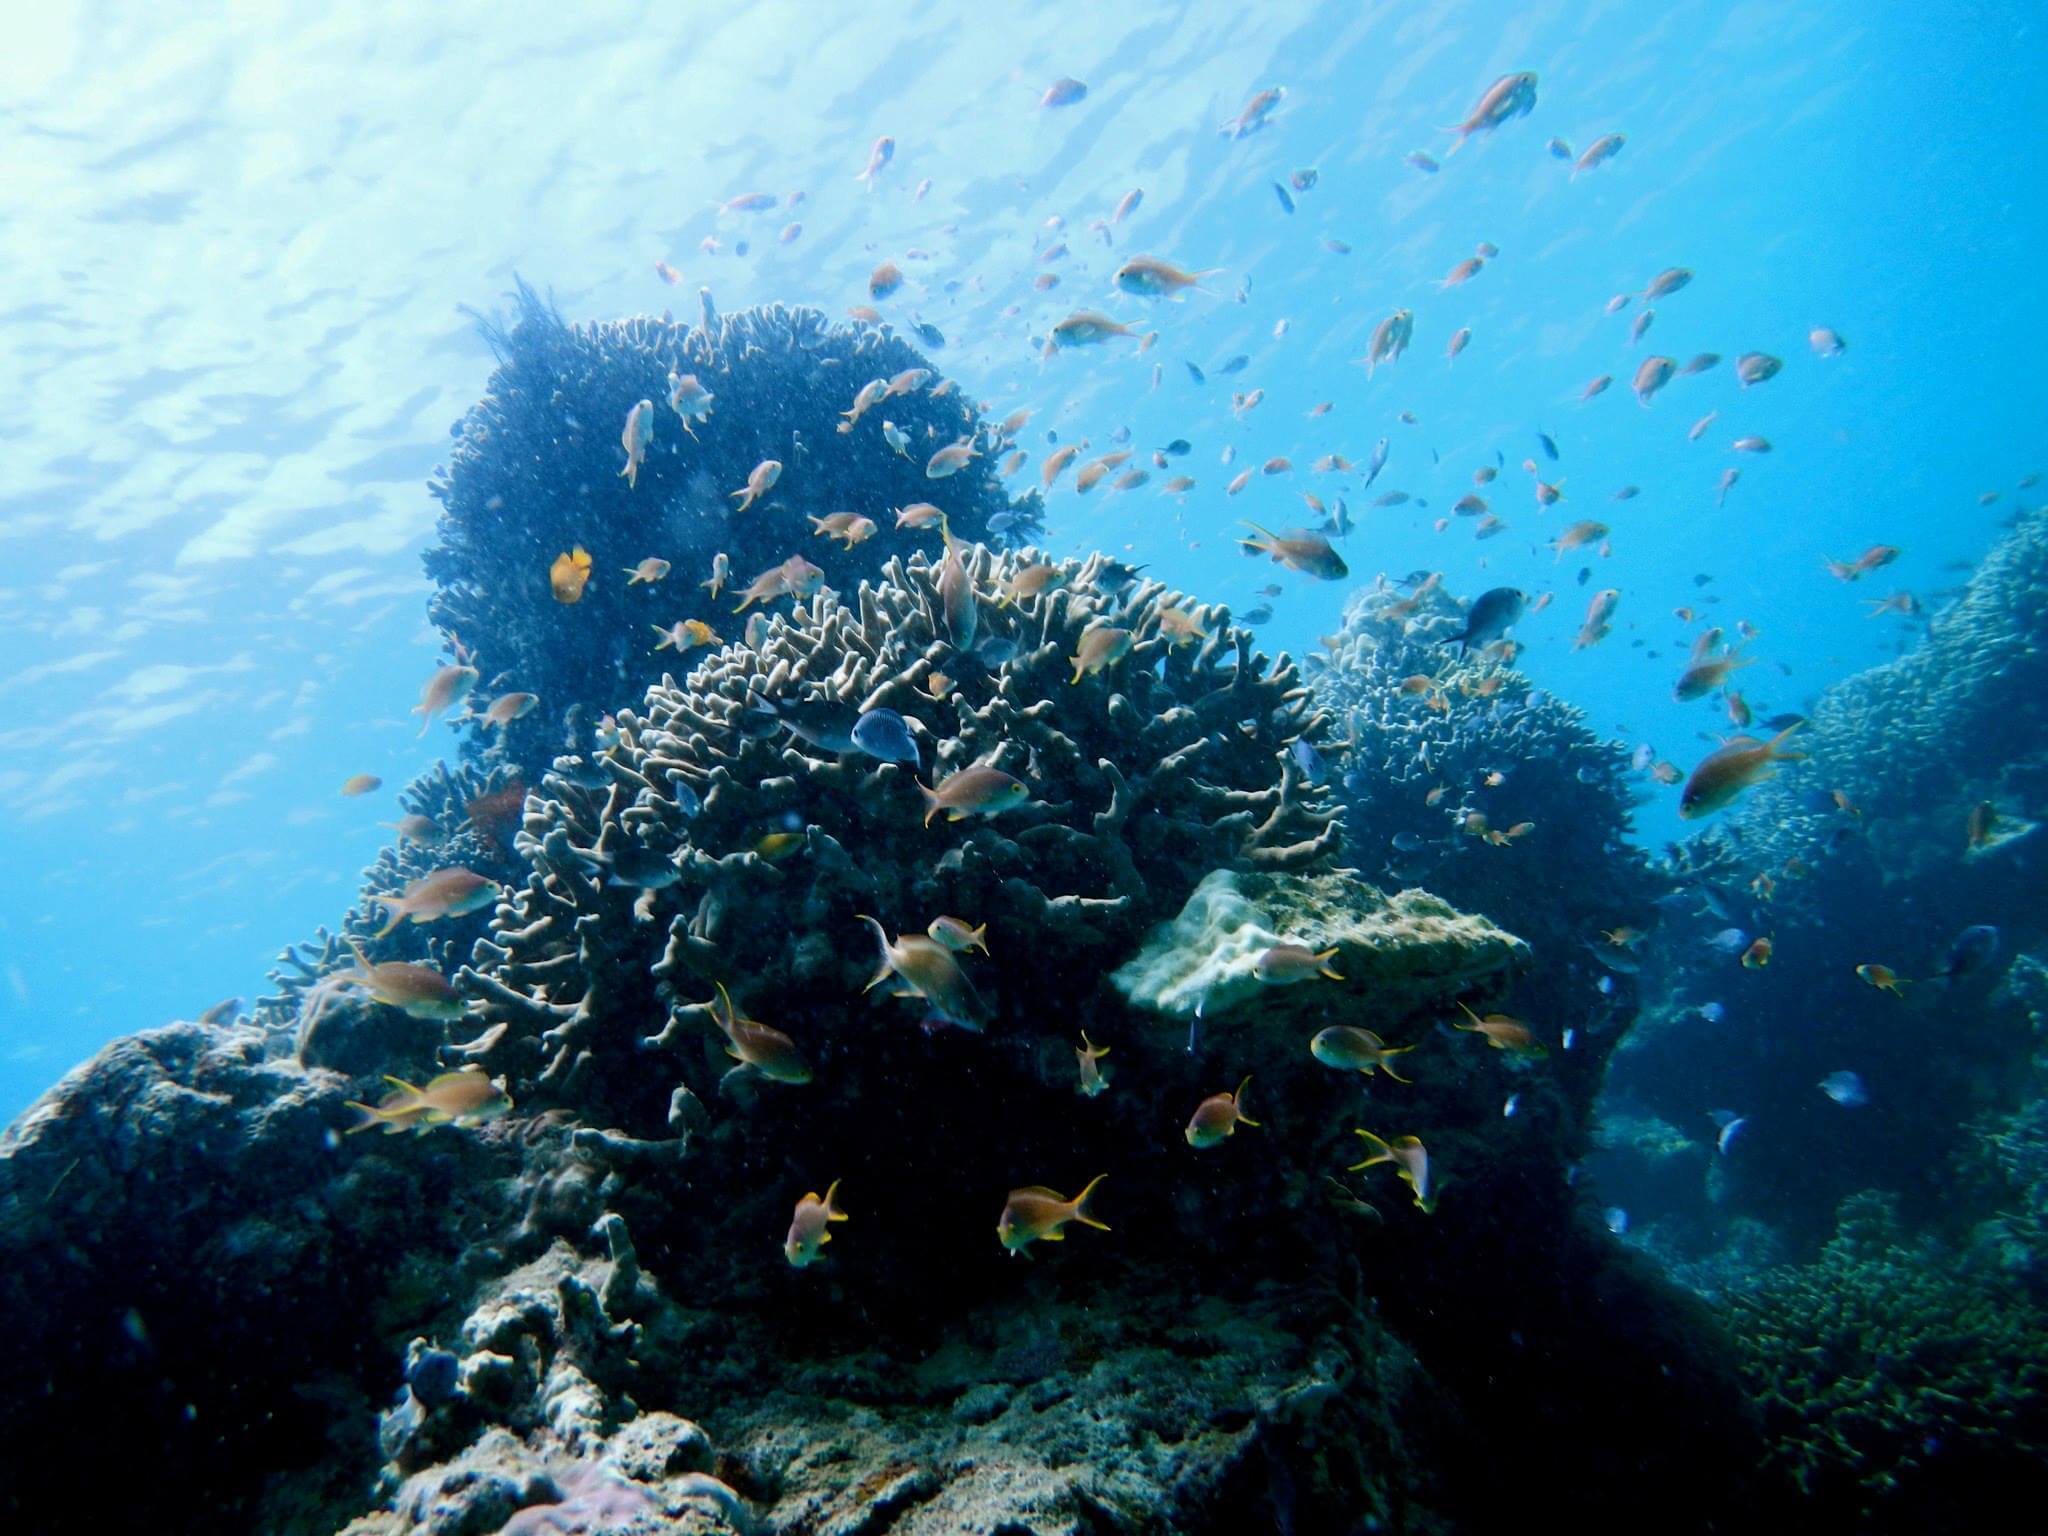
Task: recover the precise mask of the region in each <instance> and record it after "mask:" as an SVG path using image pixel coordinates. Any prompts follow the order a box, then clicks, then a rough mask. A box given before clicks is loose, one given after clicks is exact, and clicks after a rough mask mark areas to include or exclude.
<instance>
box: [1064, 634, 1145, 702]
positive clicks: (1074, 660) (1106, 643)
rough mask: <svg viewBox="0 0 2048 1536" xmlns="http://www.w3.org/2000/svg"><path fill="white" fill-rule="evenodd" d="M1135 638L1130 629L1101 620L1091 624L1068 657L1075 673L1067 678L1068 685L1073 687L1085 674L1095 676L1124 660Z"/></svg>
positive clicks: (1129, 652)
mask: <svg viewBox="0 0 2048 1536" xmlns="http://www.w3.org/2000/svg"><path fill="white" fill-rule="evenodd" d="M1133 640H1134V637H1133V636H1132V634H1131V632H1130V631H1129V630H1128V629H1117V628H1114V627H1112V626H1110V625H1107V624H1103V623H1100V622H1097V623H1094V624H1090V625H1089V626H1088V627H1087V628H1086V629H1084V630H1082V631H1081V638H1080V640H1079V641H1078V642H1077V643H1076V645H1075V647H1074V654H1073V655H1072V656H1070V657H1068V658H1067V659H1068V661H1069V663H1070V664H1071V665H1072V666H1073V668H1074V675H1073V676H1072V677H1070V678H1068V679H1067V685H1068V686H1069V687H1072V686H1073V685H1074V684H1076V683H1078V682H1080V681H1081V679H1082V678H1083V677H1084V676H1093V675H1094V674H1095V673H1097V672H1100V671H1103V670H1104V669H1105V668H1107V667H1111V666H1114V665H1115V664H1116V663H1117V662H1119V661H1122V660H1123V659H1124V658H1125V657H1126V656H1128V655H1130V654H1131V646H1132V643H1133Z"/></svg>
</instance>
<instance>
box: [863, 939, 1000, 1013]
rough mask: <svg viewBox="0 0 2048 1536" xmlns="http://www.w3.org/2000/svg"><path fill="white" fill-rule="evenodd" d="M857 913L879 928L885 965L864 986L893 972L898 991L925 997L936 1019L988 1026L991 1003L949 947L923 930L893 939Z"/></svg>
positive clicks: (867, 988) (879, 981)
mask: <svg viewBox="0 0 2048 1536" xmlns="http://www.w3.org/2000/svg"><path fill="white" fill-rule="evenodd" d="M855 915H856V916H857V917H859V918H860V920H861V921H862V922H864V923H866V924H867V925H868V926H869V927H870V928H872V929H874V930H875V937H876V938H877V939H879V940H880V941H881V945H882V965H881V969H880V970H878V971H876V972H875V974H874V975H873V977H871V978H870V979H869V981H868V984H867V987H866V988H863V989H862V990H864V991H865V990H869V989H872V988H874V987H877V986H879V985H881V983H883V982H885V981H887V980H888V979H889V978H890V977H892V976H893V977H895V978H896V986H895V995H896V996H898V997H915V998H922V999H923V1000H924V1002H925V1003H926V1004H927V1005H928V1006H929V1007H930V1009H931V1014H932V1017H933V1018H934V1019H938V1020H941V1021H943V1022H945V1023H948V1024H957V1025H958V1026H959V1027H960V1028H962V1029H970V1030H973V1031H975V1032H976V1033H979V1032H980V1031H981V1030H982V1029H983V1028H985V1027H986V1026H987V1023H988V1008H987V1005H986V1004H984V1003H983V1002H982V1000H981V994H980V993H978V992H977V991H975V989H974V983H973V982H972V981H970V980H968V977H967V973H966V972H965V971H963V970H962V969H960V962H959V961H958V960H955V959H954V958H953V951H952V950H951V949H950V948H949V947H947V946H946V945H945V944H942V943H939V942H938V941H937V940H935V939H928V938H926V937H924V936H923V935H922V934H909V933H906V934H904V935H903V936H902V937H900V938H898V939H897V940H895V942H893V943H892V942H890V939H889V934H888V931H887V930H886V929H884V928H883V927H882V925H881V924H880V923H878V922H876V921H875V919H873V918H872V917H869V916H868V915H867V914H866V913H864V912H862V913H856V914H855Z"/></svg>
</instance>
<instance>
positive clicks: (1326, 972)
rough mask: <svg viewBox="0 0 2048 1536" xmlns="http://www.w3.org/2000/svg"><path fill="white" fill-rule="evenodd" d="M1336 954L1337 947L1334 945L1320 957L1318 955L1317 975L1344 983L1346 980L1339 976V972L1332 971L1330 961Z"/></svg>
mask: <svg viewBox="0 0 2048 1536" xmlns="http://www.w3.org/2000/svg"><path fill="white" fill-rule="evenodd" d="M1336 953H1337V946H1336V945H1334V944H1333V945H1331V946H1330V947H1329V948H1328V949H1326V950H1324V951H1323V952H1322V953H1321V954H1320V955H1317V956H1316V973H1317V974H1318V975H1321V976H1327V977H1328V978H1329V979H1330V980H1331V981H1342V980H1343V979H1344V978H1343V977H1342V976H1340V975H1338V974H1337V972H1335V971H1333V970H1331V969H1330V961H1331V959H1332V958H1333V957H1334V956H1335V955H1336Z"/></svg>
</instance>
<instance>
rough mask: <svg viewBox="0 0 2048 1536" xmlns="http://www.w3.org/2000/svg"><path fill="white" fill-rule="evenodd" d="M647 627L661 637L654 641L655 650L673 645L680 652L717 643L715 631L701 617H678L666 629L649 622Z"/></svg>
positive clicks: (663, 649)
mask: <svg viewBox="0 0 2048 1536" xmlns="http://www.w3.org/2000/svg"><path fill="white" fill-rule="evenodd" d="M648 628H650V629H652V630H653V631H654V632H655V633H656V634H657V635H659V636H661V639H659V640H658V641H656V642H655V646H654V648H655V649H656V650H657V651H666V650H668V649H670V648H671V647H673V648H674V649H675V650H676V652H677V653H678V654H680V653H682V652H684V651H693V650H695V649H696V648H697V647H698V646H700V645H716V644H718V635H717V632H716V631H714V630H713V629H712V627H711V626H710V625H709V624H706V623H705V622H704V621H703V620H702V619H678V620H676V622H675V623H673V624H671V625H669V626H668V628H666V629H663V628H662V627H661V626H660V625H659V624H650V625H649V626H648Z"/></svg>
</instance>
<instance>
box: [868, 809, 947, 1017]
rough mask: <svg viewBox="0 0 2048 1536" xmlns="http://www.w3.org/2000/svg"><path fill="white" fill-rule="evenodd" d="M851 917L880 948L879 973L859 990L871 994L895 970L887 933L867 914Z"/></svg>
mask: <svg viewBox="0 0 2048 1536" xmlns="http://www.w3.org/2000/svg"><path fill="white" fill-rule="evenodd" d="M918 788H920V789H922V788H924V786H923V785H922V784H920V785H919V786H918ZM925 825H926V826H930V825H931V818H930V817H926V818H925ZM853 915H854V916H855V917H857V918H859V919H860V920H861V921H862V922H864V923H866V924H867V925H868V926H869V927H870V928H872V929H874V930H875V938H876V940H877V941H878V942H879V943H880V944H881V946H882V968H881V969H880V970H879V971H876V972H875V974H874V975H873V976H871V977H869V978H868V984H867V985H866V986H864V987H862V988H861V991H863V992H872V991H873V990H874V989H875V988H876V987H879V986H880V985H881V984H882V983H883V982H885V981H887V980H888V979H889V975H890V972H892V971H893V970H894V969H895V967H894V966H892V965H891V964H890V963H889V933H888V930H887V929H885V928H884V927H883V926H882V925H881V924H880V923H878V922H876V921H875V920H874V919H873V918H872V917H869V916H868V915H867V913H865V912H856V913H854V914H853Z"/></svg>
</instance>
